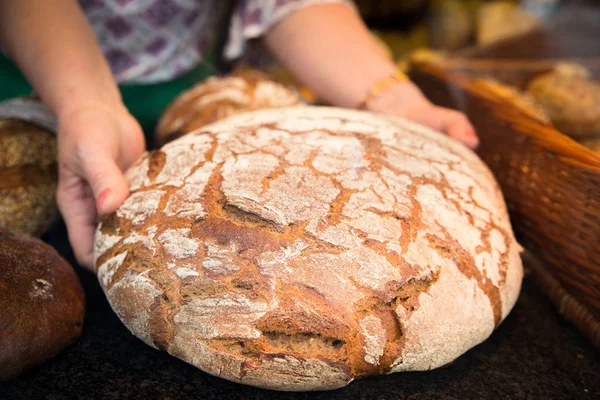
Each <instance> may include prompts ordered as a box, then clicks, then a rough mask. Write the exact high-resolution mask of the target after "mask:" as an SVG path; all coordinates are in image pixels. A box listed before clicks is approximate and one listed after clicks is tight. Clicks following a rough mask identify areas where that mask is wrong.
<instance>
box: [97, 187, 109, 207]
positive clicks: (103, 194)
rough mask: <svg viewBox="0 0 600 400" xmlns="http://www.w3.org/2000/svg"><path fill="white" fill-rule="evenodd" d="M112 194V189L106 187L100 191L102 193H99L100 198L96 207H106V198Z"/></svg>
mask: <svg viewBox="0 0 600 400" xmlns="http://www.w3.org/2000/svg"><path fill="white" fill-rule="evenodd" d="M109 195H110V189H108V188H107V189H104V190H103V191H102V192H100V194H99V195H98V200H97V205H96V207H97V208H98V209H102V208H104V203H105V202H106V199H107V198H108V196H109Z"/></svg>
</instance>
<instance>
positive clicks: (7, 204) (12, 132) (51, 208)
mask: <svg viewBox="0 0 600 400" xmlns="http://www.w3.org/2000/svg"><path fill="white" fill-rule="evenodd" d="M57 180H58V176H57V168H56V137H55V136H54V135H53V134H52V133H50V132H48V131H46V130H44V129H42V128H39V127H37V126H36V125H33V124H30V123H28V122H23V121H17V120H12V119H4V120H2V119H0V228H7V229H12V230H17V231H20V232H25V233H28V234H32V235H41V234H42V233H44V232H45V231H46V230H47V229H48V227H49V226H50V224H51V223H52V221H53V219H54V217H55V215H56V213H57V210H56V202H55V196H56V186H57Z"/></svg>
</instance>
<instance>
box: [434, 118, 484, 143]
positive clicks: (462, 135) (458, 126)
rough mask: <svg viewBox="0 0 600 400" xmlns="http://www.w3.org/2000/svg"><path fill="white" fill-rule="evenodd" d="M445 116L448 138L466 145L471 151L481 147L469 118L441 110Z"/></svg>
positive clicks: (445, 128) (445, 130) (445, 129)
mask: <svg viewBox="0 0 600 400" xmlns="http://www.w3.org/2000/svg"><path fill="white" fill-rule="evenodd" d="M439 110H441V111H440V112H441V113H442V114H444V115H443V118H442V120H443V121H444V129H443V131H444V132H446V134H447V135H448V136H450V137H451V138H453V139H456V140H458V141H460V142H462V143H464V144H465V145H466V146H467V147H469V148H471V149H476V148H477V146H479V138H478V137H477V134H476V133H475V128H473V125H471V123H470V122H469V120H468V119H467V117H466V116H465V115H464V114H463V113H460V112H458V111H454V110H449V109H446V108H440V109H439Z"/></svg>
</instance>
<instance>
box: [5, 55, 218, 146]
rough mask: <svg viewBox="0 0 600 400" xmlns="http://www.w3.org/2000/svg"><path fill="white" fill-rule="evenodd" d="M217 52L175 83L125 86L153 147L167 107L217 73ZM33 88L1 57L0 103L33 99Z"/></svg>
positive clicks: (125, 96)
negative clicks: (17, 99) (182, 94)
mask: <svg viewBox="0 0 600 400" xmlns="http://www.w3.org/2000/svg"><path fill="white" fill-rule="evenodd" d="M215 58H216V52H215V51H212V52H210V53H208V54H207V56H206V58H205V60H204V61H203V62H201V63H200V64H198V66H196V67H195V68H194V69H193V70H191V71H189V72H187V73H186V74H184V75H182V76H180V77H178V78H175V79H173V80H170V81H167V82H162V83H157V84H122V85H120V86H119V89H120V90H121V95H122V97H123V103H124V104H125V106H126V107H127V108H128V109H129V112H131V114H132V115H133V116H134V117H135V118H136V119H137V120H138V121H139V123H140V125H141V126H142V129H143V130H144V134H145V136H146V141H147V144H148V146H149V147H152V146H153V144H154V129H155V127H156V123H157V122H158V118H159V117H160V115H161V114H162V112H163V110H164V109H165V107H166V106H167V105H168V104H169V103H170V102H171V101H172V100H173V99H174V98H175V97H176V96H177V95H178V94H180V93H181V92H183V91H184V90H186V89H188V88H189V87H191V86H193V85H194V84H196V83H198V82H200V81H202V80H204V79H206V78H208V77H209V76H211V75H213V74H214V71H215V67H214V64H215ZM31 93H32V88H31V85H29V83H28V82H27V79H25V77H24V76H23V74H21V72H20V71H19V70H18V68H17V67H16V66H15V65H14V64H13V63H12V61H10V60H9V59H7V58H6V57H5V56H4V55H2V54H1V53H0V101H2V100H7V99H11V98H15V97H21V96H28V95H31Z"/></svg>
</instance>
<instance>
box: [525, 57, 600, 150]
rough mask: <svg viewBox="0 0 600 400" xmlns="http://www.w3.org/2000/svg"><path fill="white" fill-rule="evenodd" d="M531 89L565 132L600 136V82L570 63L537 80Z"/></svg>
mask: <svg viewBox="0 0 600 400" xmlns="http://www.w3.org/2000/svg"><path fill="white" fill-rule="evenodd" d="M528 91H529V93H531V95H532V96H533V98H534V99H535V101H536V102H537V103H538V104H539V105H541V106H542V108H544V110H545V111H546V114H547V115H548V116H549V117H550V120H551V121H552V123H553V124H554V126H555V127H556V128H557V129H558V130H559V131H561V132H563V133H565V134H567V135H569V136H571V137H573V138H575V139H583V138H589V137H593V136H600V83H598V82H594V81H592V80H590V79H589V78H588V77H587V76H586V74H585V70H582V69H581V68H576V67H575V68H573V67H570V66H568V65H566V66H564V67H559V68H556V69H554V70H553V71H551V72H549V73H545V74H542V75H540V76H538V77H537V78H535V79H533V80H532V81H531V82H530V84H529V86H528Z"/></svg>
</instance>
